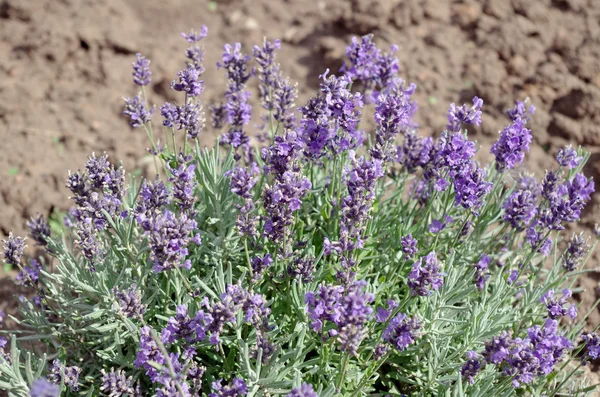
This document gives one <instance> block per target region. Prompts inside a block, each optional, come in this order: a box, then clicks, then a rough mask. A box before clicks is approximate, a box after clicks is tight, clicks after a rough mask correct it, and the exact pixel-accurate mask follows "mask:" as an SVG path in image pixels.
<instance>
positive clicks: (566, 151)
mask: <svg viewBox="0 0 600 397" xmlns="http://www.w3.org/2000/svg"><path fill="white" fill-rule="evenodd" d="M581 160H583V157H582V156H579V155H578V154H577V150H575V149H573V147H572V146H571V145H568V146H565V147H564V148H560V149H559V150H558V154H557V155H556V161H557V162H558V164H560V165H561V166H563V167H567V168H568V169H573V168H575V167H577V166H578V165H579V163H580V162H581Z"/></svg>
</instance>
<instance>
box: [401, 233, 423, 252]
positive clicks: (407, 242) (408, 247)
mask: <svg viewBox="0 0 600 397" xmlns="http://www.w3.org/2000/svg"><path fill="white" fill-rule="evenodd" d="M418 243H419V242H418V241H417V239H416V238H414V237H413V236H412V234H408V235H406V236H403V237H402V238H401V239H400V245H402V252H404V255H405V257H406V258H412V257H413V255H414V254H416V253H417V252H418V251H419V248H418V247H417V244H418Z"/></svg>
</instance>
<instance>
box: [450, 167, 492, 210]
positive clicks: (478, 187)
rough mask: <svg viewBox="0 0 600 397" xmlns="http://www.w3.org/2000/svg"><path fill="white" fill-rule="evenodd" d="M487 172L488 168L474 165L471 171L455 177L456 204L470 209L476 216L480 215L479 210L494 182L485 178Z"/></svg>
mask: <svg viewBox="0 0 600 397" xmlns="http://www.w3.org/2000/svg"><path fill="white" fill-rule="evenodd" d="M486 174H487V169H486V168H479V167H477V166H476V165H473V167H472V168H471V170H470V171H469V172H466V173H464V174H458V175H456V177H455V178H454V190H455V192H456V197H455V203H456V205H460V206H462V207H463V208H464V209H470V210H471V211H472V212H473V214H475V215H476V216H478V215H479V214H478V212H477V210H478V209H479V208H481V207H482V206H483V205H484V204H485V201H484V197H485V196H486V195H487V194H488V193H490V192H491V191H492V183H491V182H487V181H486V180H485V178H486Z"/></svg>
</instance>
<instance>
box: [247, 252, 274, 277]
mask: <svg viewBox="0 0 600 397" xmlns="http://www.w3.org/2000/svg"><path fill="white" fill-rule="evenodd" d="M250 264H251V266H252V272H253V273H254V277H253V278H254V279H255V280H257V279H259V278H260V277H262V274H263V273H264V271H265V269H267V268H268V267H269V266H271V265H272V264H273V258H272V257H271V254H265V255H264V256H263V257H262V258H261V257H260V256H256V257H254V258H253V259H252V262H251V263H250Z"/></svg>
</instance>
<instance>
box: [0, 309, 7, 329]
mask: <svg viewBox="0 0 600 397" xmlns="http://www.w3.org/2000/svg"><path fill="white" fill-rule="evenodd" d="M5 317H6V313H4V312H3V311H2V309H0V328H2V323H3V322H4V318H5Z"/></svg>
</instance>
